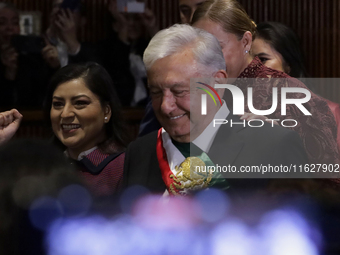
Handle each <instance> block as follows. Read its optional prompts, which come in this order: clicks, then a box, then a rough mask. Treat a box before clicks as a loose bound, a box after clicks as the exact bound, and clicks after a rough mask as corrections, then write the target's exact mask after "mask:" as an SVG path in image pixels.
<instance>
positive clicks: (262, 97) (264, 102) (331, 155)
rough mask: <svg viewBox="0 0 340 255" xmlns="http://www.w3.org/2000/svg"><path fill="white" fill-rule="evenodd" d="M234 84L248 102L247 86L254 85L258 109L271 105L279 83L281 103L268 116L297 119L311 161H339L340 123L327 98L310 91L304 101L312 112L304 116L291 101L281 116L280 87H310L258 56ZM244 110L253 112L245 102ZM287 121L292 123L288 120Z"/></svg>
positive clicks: (279, 90)
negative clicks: (339, 133)
mask: <svg viewBox="0 0 340 255" xmlns="http://www.w3.org/2000/svg"><path fill="white" fill-rule="evenodd" d="M264 78H265V79H264ZM277 78H280V79H277ZM235 85H236V86H238V87H239V88H240V89H241V90H242V91H243V93H244V95H245V102H247V87H253V98H254V100H253V104H254V107H255V109H258V110H266V109H270V107H271V106H272V89H273V87H277V88H278V107H277V109H276V111H275V112H274V113H273V114H271V115H269V116H267V117H268V118H269V119H280V122H281V121H282V120H284V119H295V120H297V122H298V125H297V126H296V127H293V128H291V129H292V130H294V131H296V132H298V133H299V135H300V137H301V139H302V142H303V145H304V147H305V149H306V152H307V155H308V158H309V161H310V163H319V164H320V163H321V164H323V163H325V164H337V163H339V153H338V148H337V126H336V122H335V119H334V116H333V114H332V112H331V111H330V109H329V107H328V105H327V102H326V101H325V100H324V99H322V98H321V97H319V96H317V95H316V94H314V93H313V92H311V94H312V97H311V99H310V101H309V102H307V103H305V104H303V105H304V106H305V107H306V109H307V110H308V111H309V112H311V113H312V116H305V115H304V114H303V113H302V112H301V111H300V110H299V109H298V108H297V107H296V106H295V105H292V104H288V105H287V115H286V116H281V93H280V92H281V89H280V88H282V87H300V88H307V87H306V86H305V85H304V84H303V83H302V82H300V81H299V80H297V79H295V78H292V77H290V76H288V75H287V74H285V73H283V72H280V71H276V70H273V69H270V68H268V67H266V66H264V65H263V64H262V63H261V61H260V59H259V58H258V57H256V58H255V59H254V60H253V61H252V62H251V63H250V64H249V65H248V67H247V68H246V69H245V70H244V71H243V72H242V73H241V74H240V76H239V77H238V79H237V80H236V81H235ZM287 97H288V98H299V97H301V98H304V97H305V95H303V94H302V93H294V94H292V93H290V94H288V95H287ZM228 98H229V97H228V96H227V100H228ZM227 102H228V101H227ZM246 104H247V103H246ZM228 105H230V104H229V103H228ZM245 111H246V112H250V111H249V110H248V107H247V105H246V106H245ZM286 125H290V124H289V123H288V122H287V123H286Z"/></svg>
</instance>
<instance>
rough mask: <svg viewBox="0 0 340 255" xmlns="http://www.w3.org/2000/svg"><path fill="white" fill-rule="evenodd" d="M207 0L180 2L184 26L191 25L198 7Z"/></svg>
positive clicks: (181, 0)
mask: <svg viewBox="0 0 340 255" xmlns="http://www.w3.org/2000/svg"><path fill="white" fill-rule="evenodd" d="M204 1H205V0H179V14H180V16H181V22H182V24H189V23H190V22H191V20H192V16H193V15H194V12H195V11H196V9H197V7H198V6H199V5H200V4H201V3H203V2H204Z"/></svg>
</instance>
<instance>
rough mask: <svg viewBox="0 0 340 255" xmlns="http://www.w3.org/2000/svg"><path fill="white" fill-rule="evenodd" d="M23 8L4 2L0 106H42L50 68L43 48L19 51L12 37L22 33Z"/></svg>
mask: <svg viewBox="0 0 340 255" xmlns="http://www.w3.org/2000/svg"><path fill="white" fill-rule="evenodd" d="M19 33H20V28H19V11H18V10H17V9H16V8H15V6H14V5H12V4H10V3H3V2H0V57H1V61H0V90H1V93H0V110H1V109H2V108H6V109H8V108H9V107H15V108H20V107H26V108H27V107H41V106H42V102H43V98H44V94H45V88H46V84H47V83H48V80H49V78H50V75H51V73H50V70H49V68H48V67H47V66H46V64H45V62H44V60H43V58H42V56H41V54H40V52H39V53H31V52H19V51H18V49H17V48H15V47H14V45H13V42H12V39H13V37H14V36H16V35H19Z"/></svg>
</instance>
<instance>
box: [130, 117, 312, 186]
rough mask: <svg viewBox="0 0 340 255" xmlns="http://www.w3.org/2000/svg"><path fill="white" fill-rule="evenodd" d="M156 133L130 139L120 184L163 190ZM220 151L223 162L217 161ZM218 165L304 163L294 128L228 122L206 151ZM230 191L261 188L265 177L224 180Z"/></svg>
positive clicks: (300, 145) (302, 152) (234, 119)
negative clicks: (251, 125)
mask: <svg viewBox="0 0 340 255" xmlns="http://www.w3.org/2000/svg"><path fill="white" fill-rule="evenodd" d="M230 115H231V114H229V116H228V118H227V120H228V121H229V122H230V120H231V119H232V121H233V122H242V121H241V120H240V118H239V117H237V116H230ZM156 142H157V132H152V133H150V134H148V135H146V136H144V137H141V138H138V139H137V140H136V141H134V142H132V143H131V144H130V145H129V147H128V149H127V151H126V156H125V165H124V186H125V187H128V186H133V185H141V186H144V187H146V188H148V189H149V190H150V191H152V192H164V191H165V189H166V186H165V184H164V182H163V179H162V175H161V170H160V168H159V165H158V160H157V154H156ZM221 153H222V154H223V162H221V161H220V160H221V157H220V155H221ZM207 154H208V156H209V157H210V159H211V160H212V161H213V162H214V163H215V164H219V165H228V164H231V165H235V166H236V167H238V168H239V167H240V166H259V165H260V164H262V165H268V164H271V165H272V166H280V164H283V165H290V164H295V165H300V164H305V163H308V159H307V155H306V153H305V150H304V148H303V145H302V142H301V139H300V137H299V135H298V133H296V132H295V131H291V130H289V129H288V128H283V127H279V126H276V125H274V127H272V126H271V124H269V123H265V125H263V126H262V127H249V126H248V125H246V127H243V125H233V127H230V125H229V123H228V124H225V125H221V127H220V129H219V130H218V132H217V135H216V137H215V139H214V142H213V144H212V146H211V148H210V150H209V152H208V153H207ZM228 182H229V183H230V186H231V189H232V190H238V189H245V190H251V189H259V188H265V186H266V185H267V184H268V179H228Z"/></svg>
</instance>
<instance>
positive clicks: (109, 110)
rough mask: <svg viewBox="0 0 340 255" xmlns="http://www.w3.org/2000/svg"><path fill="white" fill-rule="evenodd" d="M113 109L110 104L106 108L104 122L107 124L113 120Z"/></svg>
mask: <svg viewBox="0 0 340 255" xmlns="http://www.w3.org/2000/svg"><path fill="white" fill-rule="evenodd" d="M111 114H112V112H111V107H110V105H109V104H106V105H105V107H104V121H105V123H107V122H109V121H110V119H111Z"/></svg>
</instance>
